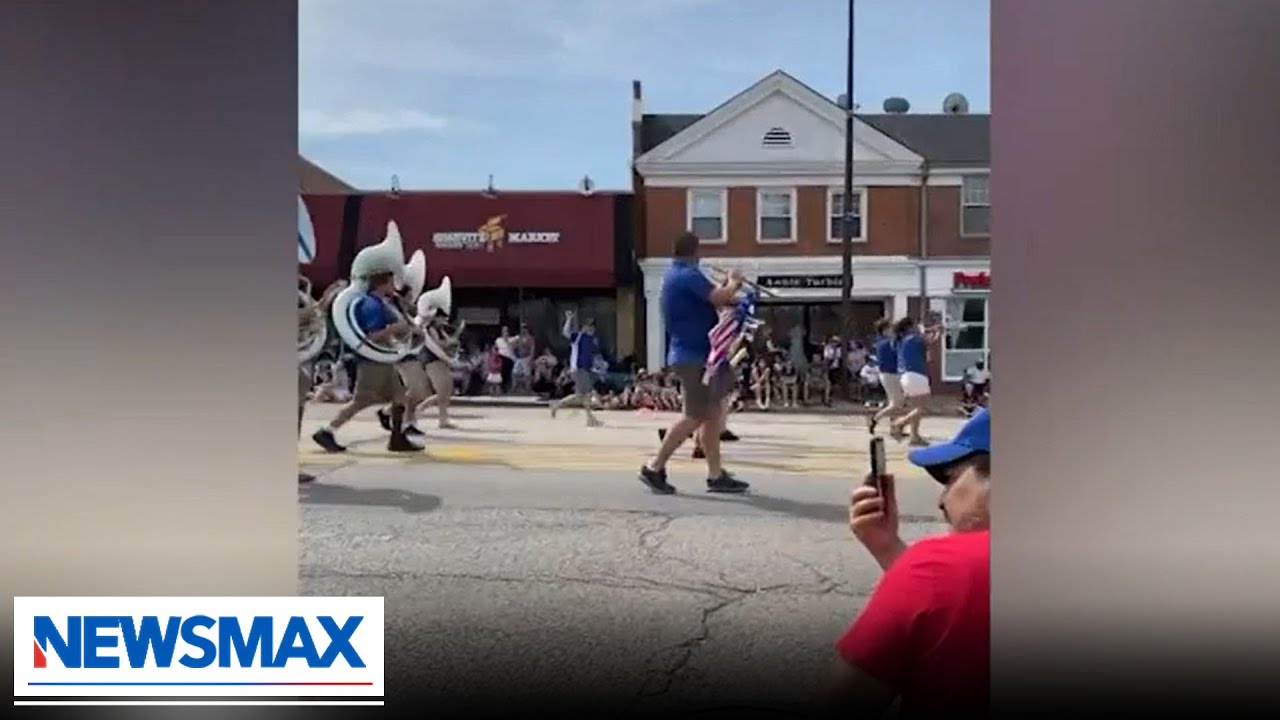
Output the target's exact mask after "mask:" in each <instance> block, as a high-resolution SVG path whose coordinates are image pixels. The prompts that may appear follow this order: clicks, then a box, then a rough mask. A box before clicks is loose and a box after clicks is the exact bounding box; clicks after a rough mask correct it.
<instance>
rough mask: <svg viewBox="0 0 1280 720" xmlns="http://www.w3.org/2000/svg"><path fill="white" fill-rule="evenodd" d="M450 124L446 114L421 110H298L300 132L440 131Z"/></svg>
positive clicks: (332, 133)
mask: <svg viewBox="0 0 1280 720" xmlns="http://www.w3.org/2000/svg"><path fill="white" fill-rule="evenodd" d="M448 125H449V123H448V121H446V120H445V119H444V118H442V117H439V116H438V115H432V114H430V113H425V112H422V111H420V110H394V111H389V112H388V111H376V110H347V111H343V112H323V111H319V110H303V111H301V112H300V113H299V114H298V131H299V133H301V134H302V135H312V136H322V137H337V136H348V135H382V134H385V133H395V132H439V131H441V130H444V129H445V128H446V127H448Z"/></svg>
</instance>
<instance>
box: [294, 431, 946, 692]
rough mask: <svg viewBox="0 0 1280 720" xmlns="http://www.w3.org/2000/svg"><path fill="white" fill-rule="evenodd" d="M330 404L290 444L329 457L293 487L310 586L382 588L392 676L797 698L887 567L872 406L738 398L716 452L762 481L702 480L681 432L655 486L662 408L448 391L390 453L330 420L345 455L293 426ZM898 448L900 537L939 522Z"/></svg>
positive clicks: (394, 680) (309, 457) (475, 688)
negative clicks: (820, 409) (731, 439)
mask: <svg viewBox="0 0 1280 720" xmlns="http://www.w3.org/2000/svg"><path fill="white" fill-rule="evenodd" d="M334 409H335V408H334V407H333V406H318V407H314V408H311V409H309V414H308V418H307V421H306V423H305V424H304V439H303V440H302V441H301V442H300V443H299V462H300V463H301V464H302V466H303V468H304V469H307V470H309V471H311V472H313V473H315V474H317V475H319V476H320V477H319V479H318V480H317V481H316V482H315V483H313V484H312V485H310V486H304V487H301V488H300V489H299V496H300V500H301V504H302V538H301V557H300V573H301V591H302V592H303V593H304V594H325V595H345V594H362V595H383V596H385V597H386V598H387V607H386V612H387V634H386V637H387V643H388V654H389V656H393V657H396V658H397V659H401V660H400V662H398V663H396V664H395V665H394V666H393V667H390V668H389V669H388V675H387V682H388V693H389V694H394V695H397V696H399V695H400V694H401V693H403V692H412V693H413V694H414V696H415V697H418V698H420V699H421V701H422V702H431V703H439V704H442V705H459V704H463V703H465V704H467V705H469V706H471V707H479V708H484V707H491V708H492V709H495V710H501V709H503V708H507V709H509V708H511V707H515V706H519V705H520V704H521V702H525V703H531V704H532V703H538V702H540V701H541V700H542V699H543V698H545V697H546V696H547V695H548V694H559V695H563V696H569V695H573V696H575V697H580V698H581V702H583V703H585V704H591V705H592V706H593V707H596V708H603V709H605V710H608V711H611V712H614V713H623V712H627V711H633V712H636V713H642V714H647V713H649V712H661V711H662V710H663V709H664V708H670V707H672V706H673V705H679V706H681V707H691V706H697V705H699V704H701V703H704V702H706V703H709V702H710V698H712V697H715V698H716V699H717V701H716V703H715V707H718V708H724V707H726V703H729V702H730V701H729V700H727V699H732V702H731V703H730V704H732V706H733V707H735V708H738V709H739V711H742V709H744V708H745V709H748V710H753V711H756V712H760V713H762V714H763V716H769V715H776V714H777V713H778V712H782V711H795V710H797V709H803V705H804V703H806V702H807V701H808V700H809V699H810V697H811V693H812V691H813V688H814V684H815V683H816V682H817V681H818V679H819V678H820V676H821V674H822V672H823V670H824V669H825V668H826V666H827V663H828V662H829V661H830V658H831V647H832V643H833V641H834V639H835V637H836V636H837V635H838V634H839V633H840V631H841V630H842V629H843V628H844V627H845V626H846V624H847V623H848V622H849V620H850V619H851V618H852V617H853V616H854V615H855V614H856V612H857V610H858V609H859V608H860V607H861V605H862V603H863V602H864V599H865V597H866V595H867V594H868V593H869V592H870V590H871V589H872V588H873V586H874V584H875V582H876V580H877V578H878V576H879V569H878V568H877V567H875V565H874V563H873V562H872V561H871V560H870V558H869V557H868V556H867V555H866V553H865V551H864V550H863V549H862V548H861V547H860V546H858V545H857V543H856V542H855V541H854V540H853V538H852V537H851V535H850V533H849V530H848V528H847V526H846V519H847V504H848V496H849V492H850V490H851V488H852V486H853V483H854V482H855V479H856V476H858V475H860V474H862V473H863V472H865V468H866V465H867V459H866V446H867V438H868V435H867V432H866V429H865V421H864V420H863V419H862V418H847V419H846V418H840V417H837V416H830V415H822V416H817V415H814V416H806V415H767V414H760V413H749V414H743V415H738V416H735V417H734V419H733V422H732V427H733V429H734V430H735V431H736V432H738V434H739V435H741V436H742V441H741V442H737V443H727V444H725V446H724V448H725V459H726V465H727V466H728V467H730V468H731V469H733V470H734V471H736V472H737V473H738V474H739V475H740V476H741V477H742V478H743V479H745V480H747V481H749V482H751V483H752V492H751V493H750V494H748V495H745V496H737V497H732V496H731V497H725V496H717V495H710V494H707V493H706V492H705V488H704V487H703V486H702V483H703V479H704V477H705V471H704V466H703V465H702V463H701V462H695V461H692V460H690V459H688V455H687V450H685V451H684V452H682V453H681V459H679V460H677V461H675V462H673V464H672V467H671V478H672V482H673V483H674V484H675V485H676V486H677V487H678V488H679V489H680V493H679V494H677V495H673V496H657V495H654V494H652V493H650V492H649V491H648V490H647V489H646V488H645V487H644V486H642V485H641V484H640V483H639V482H638V481H637V480H636V478H635V474H636V469H637V468H638V467H639V465H640V464H641V463H642V462H643V461H644V460H645V459H646V457H647V456H648V455H649V454H650V453H652V451H653V450H654V448H655V446H656V442H657V437H656V429H657V428H658V427H662V426H664V425H665V424H666V423H667V422H668V421H669V420H670V417H669V416H667V417H659V416H647V415H640V414H637V413H605V414H602V415H601V418H602V419H603V420H604V421H605V422H606V424H607V426H606V427H604V428H599V429H593V430H587V429H586V428H584V427H583V423H582V417H581V415H580V414H579V413H576V412H574V411H564V412H562V413H561V415H560V417H558V418H557V419H555V420H551V419H550V417H549V414H548V413H547V411H546V410H545V409H533V408H529V409H520V408H459V409H458V410H457V412H456V413H455V421H456V422H457V423H458V425H459V426H460V429H458V430H451V431H437V430H435V429H434V424H431V425H428V424H427V423H426V422H424V423H423V428H424V429H425V430H427V433H428V437H427V438H426V440H425V444H426V446H427V447H426V449H425V450H424V452H422V453H420V454H413V455H409V456H392V455H391V454H389V453H387V452H386V451H385V449H384V447H383V446H384V445H385V433H383V432H382V431H381V430H380V429H379V428H378V427H377V424H376V421H374V420H373V419H372V417H371V416H372V413H371V412H370V413H369V416H370V417H369V418H368V419H361V420H357V421H353V422H352V423H351V424H350V425H349V426H348V427H347V428H344V429H343V431H342V432H341V433H340V435H339V438H340V440H341V441H342V442H344V443H348V444H349V445H350V446H351V451H350V452H349V453H347V454H345V455H324V454H323V453H321V452H320V451H319V450H318V448H314V446H313V445H312V443H311V442H310V440H309V439H308V438H306V437H305V435H306V434H309V433H310V431H311V430H312V429H314V428H315V427H317V426H318V424H319V423H321V422H323V421H324V419H326V418H327V417H329V416H330V415H331V414H332V412H333V410H334ZM958 425H959V421H958V420H954V421H953V420H950V419H931V420H927V421H926V426H925V432H926V434H928V435H932V436H934V437H938V438H941V437H944V436H947V435H949V434H950V433H952V432H953V431H954V429H955V428H956V427H958ZM888 445H889V450H890V455H889V456H890V467H891V469H892V470H893V472H894V473H895V474H896V476H897V477H898V478H899V482H898V485H899V497H900V504H901V506H902V513H903V515H904V517H903V534H904V536H905V537H906V539H908V540H911V539H914V538H916V537H919V536H921V535H925V534H932V533H936V532H940V531H941V530H942V525H941V524H940V518H939V517H938V512H937V509H936V505H937V497H938V490H939V488H938V486H937V484H936V483H934V481H933V480H931V479H929V478H928V477H927V476H926V475H924V474H923V473H921V472H919V471H916V470H914V469H911V468H909V466H908V465H907V464H906V462H905V459H904V457H903V456H904V452H903V451H904V448H903V447H902V446H901V445H898V444H897V443H895V442H893V441H889V443H888ZM406 658H407V659H408V661H407V662H406V661H405V660H403V659H406ZM707 709H708V710H714V709H715V708H713V707H711V706H710V705H708V708H707Z"/></svg>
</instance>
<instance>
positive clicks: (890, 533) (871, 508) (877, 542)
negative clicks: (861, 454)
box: [849, 437, 906, 569]
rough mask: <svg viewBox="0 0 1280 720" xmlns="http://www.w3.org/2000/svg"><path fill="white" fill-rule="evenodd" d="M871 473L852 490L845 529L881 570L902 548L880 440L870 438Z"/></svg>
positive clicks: (894, 504) (891, 561)
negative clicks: (851, 532)
mask: <svg viewBox="0 0 1280 720" xmlns="http://www.w3.org/2000/svg"><path fill="white" fill-rule="evenodd" d="M870 456H871V471H870V472H869V473H867V477H866V479H865V480H864V481H863V483H862V484H861V485H860V486H859V487H856V488H854V490H853V495H852V497H851V498H850V503H849V529H850V530H852V531H853V535H854V537H856V538H857V539H858V541H859V542H861V543H862V545H863V546H864V547H866V548H867V550H868V551H869V552H870V553H871V556H872V557H874V558H875V560H876V562H877V563H878V564H879V565H880V567H882V568H886V569H887V568H888V567H889V566H890V565H891V564H893V561H894V559H896V558H897V557H898V555H900V554H901V553H902V551H903V549H904V548H905V547H906V545H904V544H903V542H902V539H901V538H900V537H899V535H898V502H897V498H896V497H895V492H894V488H893V476H892V475H890V474H889V468H888V463H887V462H886V459H885V449H884V438H881V437H875V438H872V439H871V452H870Z"/></svg>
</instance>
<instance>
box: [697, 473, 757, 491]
mask: <svg viewBox="0 0 1280 720" xmlns="http://www.w3.org/2000/svg"><path fill="white" fill-rule="evenodd" d="M749 487H751V484H750V483H745V482H743V481H741V480H738V479H737V478H735V477H734V476H733V475H731V474H729V473H728V472H726V471H723V470H722V471H721V472H720V477H716V478H707V492H713V493H733V494H738V493H744V492H746V491H747V488H749Z"/></svg>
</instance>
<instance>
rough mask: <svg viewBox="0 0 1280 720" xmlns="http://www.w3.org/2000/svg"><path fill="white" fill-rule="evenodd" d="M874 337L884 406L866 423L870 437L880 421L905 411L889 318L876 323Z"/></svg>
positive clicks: (896, 351)
mask: <svg viewBox="0 0 1280 720" xmlns="http://www.w3.org/2000/svg"><path fill="white" fill-rule="evenodd" d="M876 336H877V338H876V344H875V347H874V348H873V350H872V352H873V353H874V354H875V359H876V368H877V369H878V370H879V371H880V387H883V388H884V397H885V404H884V407H883V408H880V410H879V412H877V413H876V414H875V415H872V416H871V422H869V423H867V432H869V433H871V434H872V435H875V433H876V425H877V424H879V422H880V421H881V420H883V419H885V418H887V417H890V416H892V415H899V414H901V413H902V411H903V410H904V409H905V408H904V405H905V403H904V402H903V397H902V381H901V378H900V376H899V375H898V344H897V342H896V341H895V340H894V337H893V323H891V322H890V321H889V318H881V319H880V320H879V321H878V322H876Z"/></svg>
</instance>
